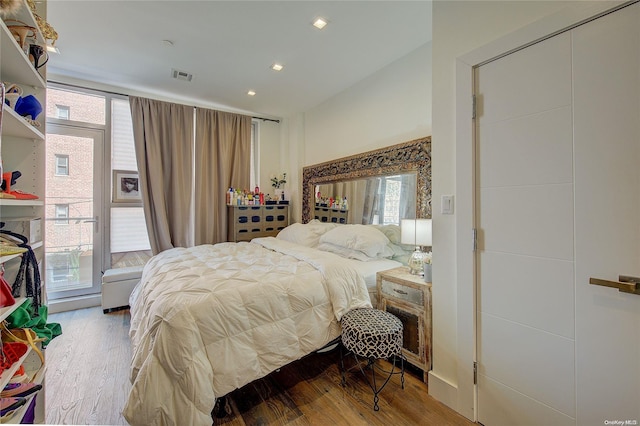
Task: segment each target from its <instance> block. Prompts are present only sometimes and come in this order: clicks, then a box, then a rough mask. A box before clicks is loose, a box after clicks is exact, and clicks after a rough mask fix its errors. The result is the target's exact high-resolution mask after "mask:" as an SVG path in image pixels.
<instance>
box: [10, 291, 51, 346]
mask: <svg viewBox="0 0 640 426" xmlns="http://www.w3.org/2000/svg"><path fill="white" fill-rule="evenodd" d="M48 312H49V310H48V308H47V307H46V306H40V308H39V309H38V315H35V311H34V309H33V306H32V304H31V299H30V298H27V299H26V300H25V301H24V302H22V305H20V307H19V308H17V309H16V310H15V311H13V312H12V313H11V315H9V316H8V317H7V319H6V321H7V325H8V328H30V329H32V330H33V331H34V332H35V333H36V334H37V335H38V337H41V338H43V339H44V340H43V341H42V347H43V348H44V347H46V346H47V345H48V344H49V342H50V341H51V339H53V338H55V337H57V336H59V335H61V334H62V326H61V325H60V324H58V323H57V322H51V323H47V314H48Z"/></svg>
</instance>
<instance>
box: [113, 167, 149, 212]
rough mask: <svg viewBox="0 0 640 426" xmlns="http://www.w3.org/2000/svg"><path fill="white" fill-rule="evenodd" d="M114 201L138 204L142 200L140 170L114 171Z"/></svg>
mask: <svg viewBox="0 0 640 426" xmlns="http://www.w3.org/2000/svg"><path fill="white" fill-rule="evenodd" d="M113 202H114V203H138V204H139V203H141V202H142V195H141V194H140V177H139V176H138V172H132V171H128V170H114V171H113Z"/></svg>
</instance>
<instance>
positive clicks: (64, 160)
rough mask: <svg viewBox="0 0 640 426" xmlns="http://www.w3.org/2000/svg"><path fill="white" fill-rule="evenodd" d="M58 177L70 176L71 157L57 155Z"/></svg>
mask: <svg viewBox="0 0 640 426" xmlns="http://www.w3.org/2000/svg"><path fill="white" fill-rule="evenodd" d="M55 157H56V176H69V156H68V155H63V154H56V155H55Z"/></svg>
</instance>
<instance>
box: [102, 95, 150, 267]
mask: <svg viewBox="0 0 640 426" xmlns="http://www.w3.org/2000/svg"><path fill="white" fill-rule="evenodd" d="M111 169H112V170H130V171H137V170H138V163H137V161H136V151H135V145H134V141H133V122H132V120H131V107H130V106H129V102H128V101H126V100H124V99H112V101H111ZM110 240H111V244H110V245H111V267H112V268H118V267H121V266H128V265H131V264H132V263H134V262H139V261H140V260H143V261H144V260H146V259H147V258H148V257H149V256H150V255H151V251H150V250H151V244H150V243H149V236H148V234H147V225H146V222H145V219H144V210H143V209H142V207H137V206H135V205H133V206H127V207H115V206H113V207H111V234H110Z"/></svg>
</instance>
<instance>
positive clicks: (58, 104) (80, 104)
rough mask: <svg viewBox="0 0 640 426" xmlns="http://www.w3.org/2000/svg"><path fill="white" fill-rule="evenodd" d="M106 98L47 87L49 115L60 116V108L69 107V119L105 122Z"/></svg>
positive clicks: (95, 122)
mask: <svg viewBox="0 0 640 426" xmlns="http://www.w3.org/2000/svg"><path fill="white" fill-rule="evenodd" d="M105 103H106V101H105V98H104V96H98V95H93V94H87V93H78V92H73V91H70V90H62V89H54V88H48V89H47V117H58V118H63V117H60V115H59V113H60V112H61V111H60V109H59V108H62V109H64V108H67V111H68V117H66V119H67V120H73V121H81V122H84V123H92V124H105V121H106V118H105V111H106V108H105Z"/></svg>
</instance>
